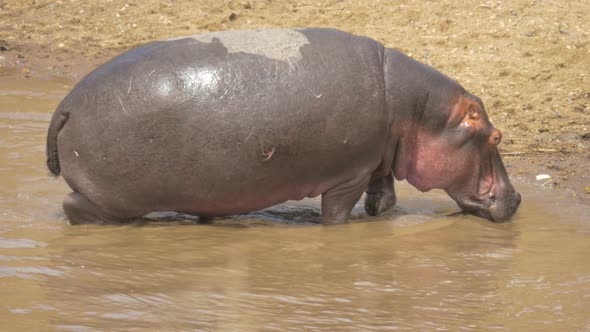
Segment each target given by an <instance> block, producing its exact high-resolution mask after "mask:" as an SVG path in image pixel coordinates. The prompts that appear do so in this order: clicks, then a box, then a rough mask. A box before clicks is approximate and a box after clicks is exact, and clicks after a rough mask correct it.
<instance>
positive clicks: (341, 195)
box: [322, 175, 369, 225]
mask: <svg viewBox="0 0 590 332" xmlns="http://www.w3.org/2000/svg"><path fill="white" fill-rule="evenodd" d="M368 183H369V175H366V176H363V177H358V178H355V179H352V180H350V181H348V182H345V183H342V184H340V185H338V186H336V187H334V188H332V189H330V190H329V191H327V192H325V193H323V194H322V223H323V224H324V225H336V224H343V223H345V222H346V221H347V219H348V215H349V214H350V211H351V210H352V208H353V207H354V205H355V204H356V203H357V202H358V200H359V199H360V198H361V196H362V195H363V192H364V189H365V188H366V187H367V184H368Z"/></svg>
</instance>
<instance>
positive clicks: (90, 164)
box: [47, 29, 520, 224]
mask: <svg viewBox="0 0 590 332" xmlns="http://www.w3.org/2000/svg"><path fill="white" fill-rule="evenodd" d="M269 44H270V46H269ZM277 50H279V51H277ZM451 120H452V121H451ZM498 135H499V132H497V130H495V128H493V126H492V125H491V123H490V122H489V120H488V118H487V115H486V114H485V109H484V108H483V104H482V103H481V102H480V101H479V99H477V97H474V96H472V95H470V94H469V93H467V92H466V91H465V90H464V89H463V88H462V87H461V86H460V85H459V84H458V83H456V82H455V81H453V80H451V79H449V78H448V77H446V76H444V75H443V74H441V73H439V72H437V71H435V70H434V69H432V68H430V67H428V66H426V65H424V64H421V63H419V62H417V61H415V60H412V59H411V58H409V57H407V56H405V55H403V54H401V53H399V52H397V51H395V50H392V49H387V48H384V47H383V46H382V45H381V44H380V43H378V42H376V41H374V40H372V39H369V38H366V37H359V36H354V35H351V34H348V33H345V32H341V31H337V30H331V29H298V30H253V31H238V32H225V33H214V34H209V35H201V36H195V37H187V38H178V39H175V40H169V41H158V42H154V43H150V44H147V45H145V46H142V47H139V48H136V49H133V50H131V51H128V52H126V53H124V54H122V55H121V56H119V57H117V58H115V59H113V60H111V61H110V62H108V63H106V64H105V65H103V66H101V67H99V68H97V69H96V70H95V71H94V72H92V73H90V74H89V75H88V76H87V77H85V78H84V79H83V80H82V81H81V82H80V83H79V84H78V85H77V86H76V87H75V88H74V89H73V90H72V91H71V92H70V93H69V94H68V95H67V96H66V98H65V99H64V100H63V101H62V103H61V104H60V105H59V107H58V109H57V110H56V112H55V114H54V116H53V120H52V122H51V125H50V127H49V132H48V139H47V165H48V168H49V170H50V171H51V172H52V173H53V174H54V175H56V176H57V175H59V174H60V173H61V174H62V176H63V177H64V179H65V181H66V182H67V183H68V185H69V186H70V187H71V188H72V190H73V193H72V194H70V195H68V196H67V197H66V198H65V200H64V204H63V207H64V211H65V213H66V216H67V218H68V219H69V221H70V223H71V224H81V223H115V222H125V221H128V220H131V219H134V218H137V217H141V216H143V215H145V214H147V213H150V212H153V211H178V212H183V213H188V214H193V215H198V216H203V217H210V216H222V215H231V214H238V213H245V212H250V211H255V210H259V209H263V208H266V207H269V206H272V205H276V204H279V203H282V202H285V201H287V200H292V199H295V200H297V199H302V198H305V197H314V196H317V195H322V220H323V223H324V224H339V223H344V222H346V220H347V218H348V215H349V213H350V210H351V209H352V207H353V206H354V204H355V203H356V202H357V201H358V200H359V198H360V197H361V195H362V193H363V192H367V198H366V201H365V208H366V210H367V212H368V213H369V214H371V215H376V214H379V213H381V212H383V211H385V210H387V209H389V208H391V207H392V206H393V205H394V204H395V192H394V188H393V177H394V176H395V178H397V179H398V180H403V179H407V180H408V181H409V182H410V183H411V184H413V185H415V186H416V187H418V189H420V190H423V191H427V190H430V189H432V188H441V189H445V190H446V191H447V192H448V193H449V195H450V196H451V197H452V198H453V199H455V200H456V201H457V203H458V204H459V206H460V207H461V208H462V209H464V210H465V211H468V212H473V213H475V214H478V215H481V216H484V217H486V218H488V219H491V220H494V221H505V220H507V219H509V218H510V217H511V216H512V215H513V214H514V212H515V211H516V208H517V207H518V204H519V202H520V196H519V195H518V194H517V193H516V192H515V191H514V188H513V187H512V185H511V184H510V181H509V180H508V176H507V174H506V171H505V169H504V167H503V165H502V162H501V160H500V158H499V155H498V153H497V148H496V146H497V144H498V143H499V138H498V137H496V136H498ZM426 164H431V165H433V169H430V170H429V169H428V167H426V166H425V165H426ZM441 179H444V180H445V181H442V180H441Z"/></svg>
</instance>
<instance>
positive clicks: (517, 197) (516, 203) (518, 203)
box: [514, 193, 522, 207]
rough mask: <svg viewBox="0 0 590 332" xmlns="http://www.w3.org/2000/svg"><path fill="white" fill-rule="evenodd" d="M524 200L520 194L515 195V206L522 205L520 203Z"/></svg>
mask: <svg viewBox="0 0 590 332" xmlns="http://www.w3.org/2000/svg"><path fill="white" fill-rule="evenodd" d="M521 200H522V197H521V196H520V194H519V193H514V204H515V205H516V206H517V207H518V206H519V205H520V202H521Z"/></svg>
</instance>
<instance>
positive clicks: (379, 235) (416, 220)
mask: <svg viewBox="0 0 590 332" xmlns="http://www.w3.org/2000/svg"><path fill="white" fill-rule="evenodd" d="M67 89H68V88H64V87H63V86H61V85H58V84H55V83H51V82H36V81H30V80H19V79H7V78H0V143H1V144H0V172H1V174H0V176H1V178H2V186H0V329H2V330H52V329H58V330H76V331H78V330H82V331H84V330H115V329H116V330H132V329H166V330H174V329H176V330H205V331H257V330H270V331H272V330H276V331H284V330H293V331H298V330H301V331H310V330H313V331H316V330H317V331H346V330H351V331H373V330H379V331H389V330H394V331H400V330H401V331H404V330H407V331H415V330H451V331H456V330H466V331H479V330H484V329H487V330H515V331H538V330H584V329H590V318H589V316H588V314H587V308H588V306H589V305H590V264H588V263H587V261H588V260H587V253H588V250H589V249H590V244H589V243H590V242H589V241H588V240H589V239H588V236H589V235H590V224H589V223H588V220H587V217H586V216H588V214H589V212H590V209H589V208H588V207H583V206H578V205H575V204H574V203H572V202H571V200H570V199H569V197H568V196H567V195H568V194H567V193H564V192H559V191H554V190H551V191H549V190H541V189H539V188H536V187H533V186H530V185H526V184H524V183H520V184H519V183H518V181H517V186H518V188H519V191H520V192H521V193H523V195H524V197H525V200H524V202H523V205H522V207H521V209H520V211H519V212H518V214H517V215H516V217H515V218H514V222H512V223H506V224H493V223H490V222H487V221H484V220H480V219H477V218H475V217H471V216H463V215H451V214H452V213H453V212H455V211H456V210H457V209H456V207H455V205H454V203H453V202H452V201H451V200H450V199H448V198H447V197H446V196H445V195H444V194H443V193H441V192H433V193H430V194H428V195H422V194H418V193H417V192H416V191H414V190H412V189H411V188H409V187H408V186H407V185H405V184H401V185H399V186H398V188H399V189H400V193H399V197H400V202H399V206H400V207H399V208H397V209H396V210H395V211H392V212H391V213H389V214H387V215H386V216H382V217H378V218H367V217H366V216H365V215H364V214H363V212H362V207H361V206H360V205H359V207H357V208H356V209H355V211H354V213H353V214H354V218H355V219H361V222H357V223H352V224H349V225H343V226H335V227H321V226H317V225H313V223H314V222H318V220H319V214H318V209H317V207H318V201H317V200H306V201H303V202H294V203H292V204H289V205H286V206H282V207H278V208H273V209H270V210H267V211H265V212H259V213H254V214H250V215H246V216H240V217H235V218H224V219H217V220H214V222H213V223H212V224H207V225H203V224H198V219H194V218H193V219H186V218H184V219H182V216H180V217H181V219H182V221H169V220H170V219H179V216H178V215H171V214H164V215H162V214H160V215H157V217H158V218H159V219H158V221H157V222H148V223H144V224H141V225H128V226H120V227H114V226H107V227H98V226H79V227H69V226H65V224H64V220H63V212H61V207H60V205H61V204H60V202H61V200H62V198H63V196H64V195H65V194H67V193H68V192H69V190H68V189H67V187H66V186H65V185H64V183H63V180H61V179H57V180H55V179H52V178H50V177H48V176H47V175H46V174H47V171H46V170H45V167H44V144H45V130H46V127H47V125H48V121H49V117H50V114H51V111H52V110H53V109H54V108H55V106H56V105H57V103H58V102H59V100H60V98H61V96H63V94H64V93H65V92H66V91H67ZM163 220H166V222H164V221H163ZM228 225H232V226H240V227H227V226H228Z"/></svg>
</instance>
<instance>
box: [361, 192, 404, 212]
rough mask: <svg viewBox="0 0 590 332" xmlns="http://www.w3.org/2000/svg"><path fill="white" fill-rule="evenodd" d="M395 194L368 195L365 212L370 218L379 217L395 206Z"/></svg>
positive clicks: (378, 193)
mask: <svg viewBox="0 0 590 332" xmlns="http://www.w3.org/2000/svg"><path fill="white" fill-rule="evenodd" d="M395 200H396V199H395V193H393V192H376V193H367V197H366V198H365V211H366V212H367V214H368V215H370V216H377V215H379V214H381V213H383V212H385V211H387V210H389V209H391V208H392V207H393V206H394V205H395Z"/></svg>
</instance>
